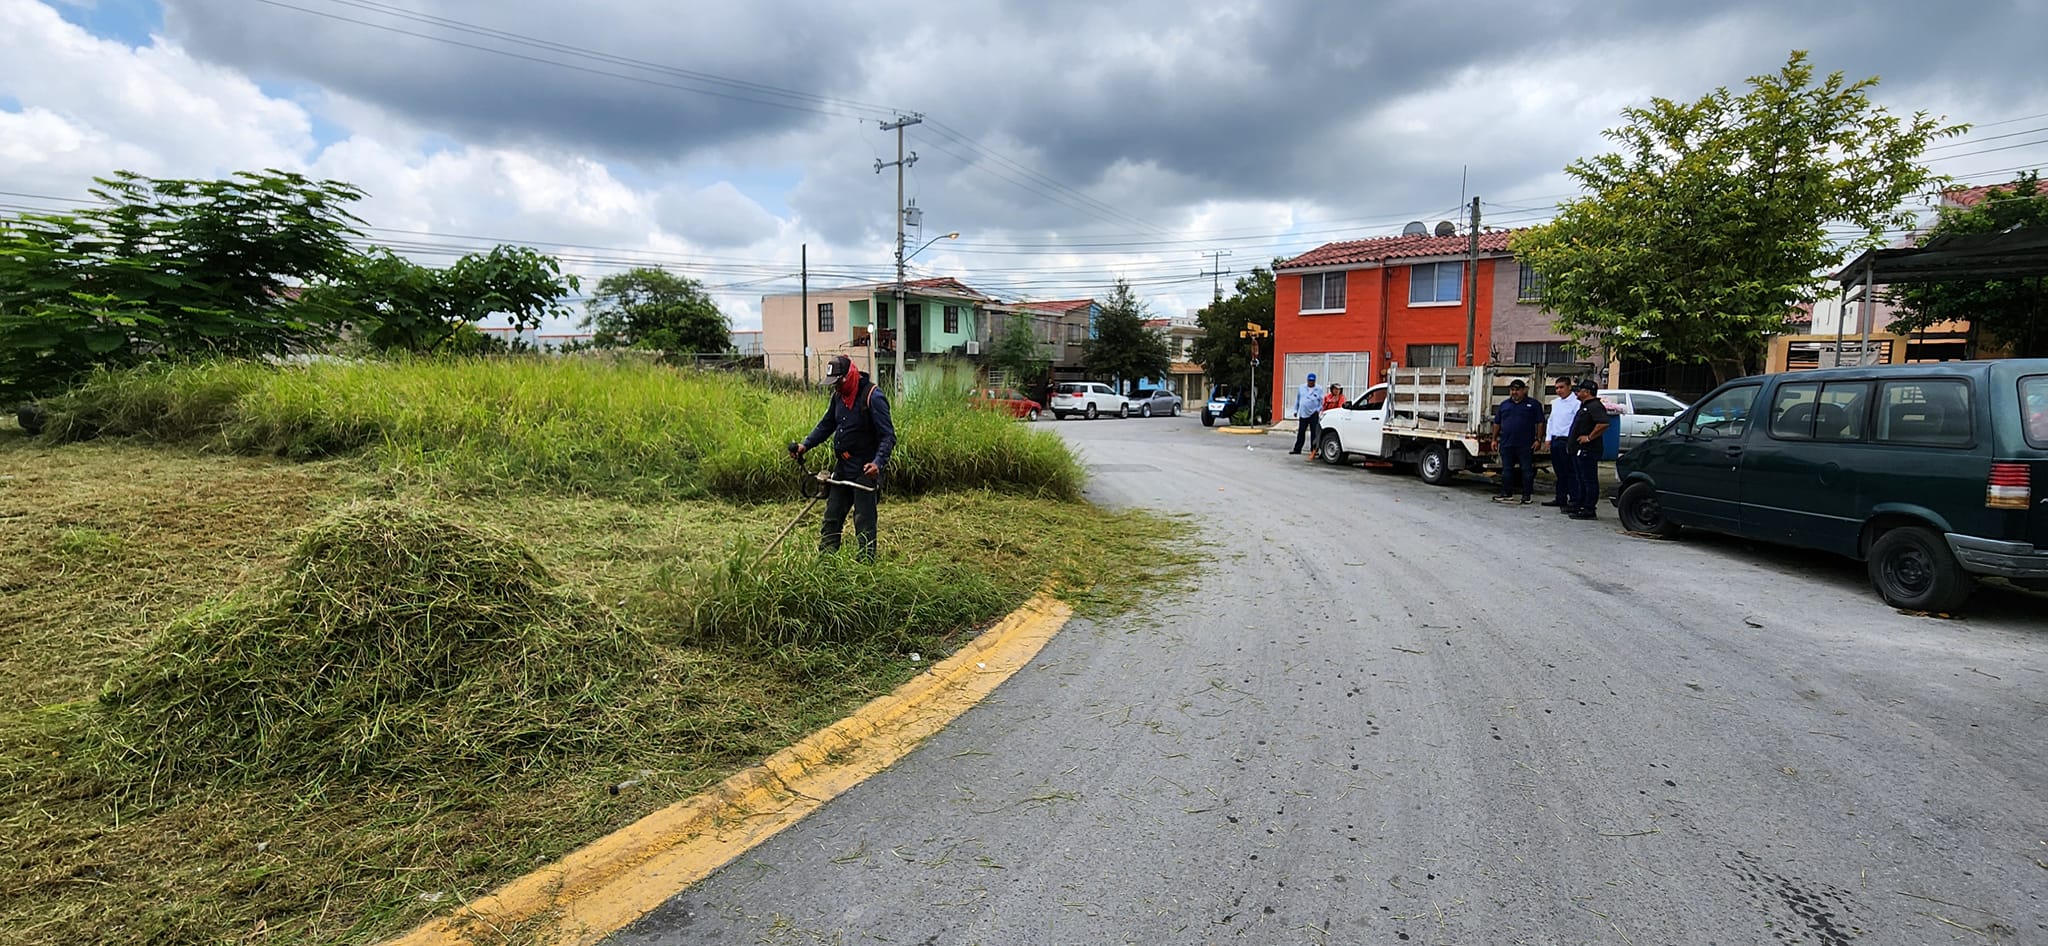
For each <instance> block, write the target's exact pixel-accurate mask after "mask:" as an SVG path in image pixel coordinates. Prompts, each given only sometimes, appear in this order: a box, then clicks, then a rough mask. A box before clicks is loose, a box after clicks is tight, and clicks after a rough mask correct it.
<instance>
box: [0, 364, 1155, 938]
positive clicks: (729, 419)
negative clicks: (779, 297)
mask: <svg viewBox="0 0 2048 946" xmlns="http://www.w3.org/2000/svg"><path fill="white" fill-rule="evenodd" d="M821 408H822V396H820V395H818V394H816V393H814V392H804V393H792V392H789V391H786V390H785V391H776V390H772V389H770V388H768V387H765V386H761V385H757V384H750V383H743V382H740V381H738V380H736V379H734V378H732V377H730V376H723V375H711V376H705V375H695V374H690V373H676V372H672V371H668V370H665V369H658V368H651V367H638V366H619V365H604V364H600V363H595V362H579V361H542V360H509V361H476V362H462V363H414V364H405V365H324V366H313V367H307V368H290V369H274V368H266V367H260V366H251V365H218V366H208V367H198V368H188V369H180V370H176V371H168V372H151V373H139V374H124V375H112V376H107V377H103V378H100V379H96V380H95V381H94V382H93V383H92V384H90V385H88V386H87V387H85V388H83V389H81V390H80V391H79V392H76V393H74V395H72V396H69V397H68V398H66V399H65V400H63V401H61V402H60V403H59V404H58V405H57V413H56V416H55V417H54V418H53V421H54V423H53V426H52V431H51V435H50V436H49V437H47V438H45V439H44V440H40V441H34V440H30V439H29V438H27V437H26V436H24V435H23V434H22V433H21V432H20V431H19V430H18V429H16V428H13V427H12V426H11V425H8V426H5V427H0V562H4V563H5V565H4V572H0V837H4V838H5V839H6V841H5V843H4V845H0V847H4V849H5V850H6V852H7V853H6V855H5V856H6V857H7V858H8V862H7V869H6V871H5V872H4V873H0V877H4V879H0V940H5V941H8V942H20V943H31V944H41V943H50V944H56V943H67V944H68V943H77V942H94V943H134V944H143V943H150V944H155V943H214V942H235V941H262V942H277V943H313V942H320V943H327V942H340V943H367V942H374V941H376V940H377V939H380V938H382V937H383V936H385V935H389V934H393V933H396V932H400V931H402V930H403V929H405V928H407V927H409V926H410V925H412V924H413V923H415V922H417V921H419V920H420V919H422V918H424V917H425V916H427V915H430V914H432V913H435V912H440V911H445V910H447V909H449V908H451V907H453V906H455V905H456V904H458V903H460V902H461V901H463V900H465V899H468V898H472V897H475V896H477V895H478V894H480V893H482V892H484V891H487V890H488V889H490V888H491V887H492V886H495V885H496V884H497V883H499V882H502V881H503V880H505V879H507V878H509V877H512V876H516V875H518V874H520V873H523V872H525V871H527V870H530V869H532V868H534V867H536V866H539V865H541V864H543V863H546V862H548V861H550V860H552V859H554V858H556V857H558V856H560V855H561V854H563V853H565V852H566V851H568V850H571V849H573V848H574V847H576V846H577V845H579V844H581V843H583V842H585V841H588V840H590V839H592V838H594V837H596V836H598V835H601V834H603V833H604V832H606V831H609V830H611V829H613V828H616V827H618V826H620V825H623V824H625V823H628V822H630V821H632V820H633V819H634V818H636V817H638V816H640V815H642V814H645V813H646V812H648V811H651V810H653V809H655V808H659V807H661V806H663V805H665V804H667V803H669V802H671V801H673V800H675V799H677V798H680V797H684V796H687V795H689V794H691V793H693V792H694V791H696V790H698V789H700V788H702V787H704V786H706V785H709V784H711V783H713V782H715V781H717V780H718V779H720V778H722V777H723V776H724V775H726V774H728V773H730V772H731V771H733V770H734V769H736V768H738V767H740V766H742V765H744V764H746V763H747V762H749V761H751V760H753V759H756V758H759V757H761V756H762V755H765V754H767V753H768V752H771V751H773V750H775V749H777V748H780V747H781V746H783V745H786V744H788V743H789V742H792V741H794V740H795V739H796V738H797V737H799V736H801V735H802V734H804V733H806V732H809V731H811V730H813V729H815V728H817V727H818V726H820V725H823V724H824V723H826V722H829V721H830V720H832V719H835V718H837V717H838V716H840V715H842V714H843V713H845V712H846V711H847V710H848V709H850V708H852V707H854V706H857V705H859V703H861V702H862V701H864V700H866V699H869V698H871V697H873V696H874V695H877V694H879V693H881V692H885V691H886V690H888V689H889V688H891V687H893V686H895V685H896V684H898V683H900V682H901V681H902V680H904V679H906V678H907V677H909V676H910V675H911V674H913V673H915V672H916V671H917V669H919V667H921V666H923V665H922V664H912V663H911V662H910V661H909V660H908V659H907V654H908V653H909V652H912V651H921V652H923V653H924V654H928V655H930V654H939V653H944V652H945V651H947V650H948V649H950V648H951V647H952V646H954V645H956V644H958V643H959V642H961V641H962V640H964V639H965V638H966V637H967V636H969V635H971V634H972V633H973V632H974V630H975V629H976V628H977V627H978V626H981V625H984V624H985V623H986V622H988V621H990V620H992V619H994V618H996V617H998V616H1000V615H1001V614H1003V613H1005V612H1007V611H1008V610H1009V609H1010V608H1012V607H1014V606H1015V605H1016V604H1017V603H1019V602H1021V601H1022V600H1023V599H1025V598H1026V597H1028V596H1029V595H1030V594H1031V593H1033V592H1034V591H1036V590H1037V589H1038V588H1040V587H1041V586H1043V585H1045V584H1046V583H1048V582H1051V583H1052V584H1054V585H1055V586H1056V587H1057V588H1058V589H1059V590H1061V591H1062V593H1063V594H1066V595H1067V596H1068V597H1069V598H1071V599H1075V600H1077V601H1079V602H1080V603H1081V604H1082V606H1083V607H1084V608H1085V607H1094V608H1097V609H1109V608H1116V607H1120V606H1123V605H1126V604H1128V603H1130V602H1131V601H1132V600H1133V597H1132V596H1133V595H1136V594H1140V593H1142V591H1143V589H1141V588H1136V587H1133V586H1132V585H1131V584H1130V583H1129V582H1128V581H1127V580H1126V579H1127V577H1128V576H1127V575H1126V574H1124V573H1123V572H1122V571H1121V570H1119V569H1117V567H1116V565H1117V563H1121V562H1128V561H1135V560H1138V559H1139V557H1140V553H1141V552H1144V551H1146V550H1148V549H1151V548H1156V547H1157V546H1158V545H1160V544H1161V543H1163V542H1166V541H1169V540H1170V539H1171V538H1172V536H1173V534H1174V531H1175V530H1174V528H1173V526H1172V525H1171V524H1170V523H1167V522H1163V521H1161V520H1159V519H1157V518H1153V517H1147V516H1141V515H1129V514H1108V513H1105V512H1103V511H1102V510H1098V509H1094V508H1092V507H1089V506H1086V505H1085V504H1082V503H1079V502H1077V501H1075V499H1074V496H1075V493H1076V491H1077V489H1078V486H1079V481H1080V470H1079V468H1078V466H1077V464H1076V463H1075V461H1074V460H1073V458H1072V457H1071V455H1070V454H1068V453H1067V451H1066V450H1065V449H1064V447H1063V446H1062V445H1061V444H1060V443H1059V442H1058V441H1057V439H1056V438H1054V437H1052V436H1050V435H1049V434H1044V433H1040V432H1036V431H1033V430H1032V429H1031V427H1030V426H1029V425H1025V424H1021V423H1018V422H1014V421H1011V420H1009V419H1007V418H1004V417H1000V416H997V415H993V414H988V413H982V412H974V411H969V410H966V409H964V408H963V407H961V406H960V399H959V398H957V397H947V396H932V397H922V398H920V397H913V398H912V399H911V400H910V403H908V404H905V405H902V406H901V407H899V409H898V417H899V426H900V428H901V431H902V442H901V444H900V446H899V448H898V454H897V456H898V461H897V463H896V464H894V465H893V466H892V469H893V471H894V474H895V475H894V478H893V479H892V482H891V486H892V492H891V494H890V496H889V497H888V498H887V499H886V500H885V502H884V504H883V510H882V540H883V556H882V561H880V562H878V563H877V564H875V565H874V566H872V567H863V566H859V565H857V564H855V563H854V562H852V560H851V559H850V558H848V557H844V556H841V557H831V558H822V559H821V558H820V557H819V556H817V554H816V553H815V551H813V544H814V542H815V530H816V522H817V513H816V511H815V510H813V511H812V513H811V515H810V517H809V519H808V520H807V521H806V522H805V524H803V525H800V526H799V527H798V528H797V531H796V532H795V533H793V534H792V536H791V538H790V539H789V540H787V541H785V542H784V544H783V547H782V548H781V549H779V550H777V552H776V553H775V554H771V555H769V556H768V558H767V559H766V560H765V561H763V562H762V563H761V564H760V565H759V566H758V567H753V566H752V563H753V561H754V559H755V557H756V556H757V555H759V554H760V551H761V546H762V545H763V544H764V543H765V542H766V541H767V540H768V539H769V538H771V537H772V536H773V535H775V534H776V533H777V532H779V531H780V530H781V528H782V526H783V525H784V524H786V523H787V522H788V521H789V519H790V518H791V517H792V516H794V515H795V514H796V512H797V510H798V509H799V508H801V506H802V502H801V501H800V500H798V499H797V498H796V495H795V485H794V473H793V468H792V467H791V466H790V464H789V461H788V460H787V459H786V458H785V457H784V456H783V454H782V450H781V445H782V444H783V443H784V442H786V441H788V440H790V439H794V438H796V437H798V436H800V435H802V434H803V433H804V432H806V431H807V430H808V429H809V427H810V425H811V424H812V423H813V422H814V421H815V419H816V416H817V414H818V413H819V412H820V410H821ZM84 438H91V439H90V440H89V442H70V443H62V442H61V441H65V440H72V441H78V440H81V439H84ZM281 457H288V458H291V459H279V458H281ZM849 544H850V543H849ZM622 784H625V785H627V787H626V788H625V789H624V790H623V791H620V792H618V793H617V794H613V793H612V791H611V789H612V787H614V786H618V785H622ZM533 932H534V931H532V930H525V931H506V933H507V939H508V941H520V940H521V939H523V938H525V937H526V936H527V935H529V934H531V933H533Z"/></svg>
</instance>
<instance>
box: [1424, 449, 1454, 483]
mask: <svg viewBox="0 0 2048 946" xmlns="http://www.w3.org/2000/svg"><path fill="white" fill-rule="evenodd" d="M1415 472H1416V474H1417V475H1419V476H1421V477H1422V481H1423V482H1425V483H1428V484H1429V485H1431V486H1442V485H1444V484H1445V483H1448V482H1450V481H1451V477H1452V476H1453V475H1455V474H1454V473H1452V471H1451V452H1450V451H1449V450H1446V449H1444V447H1443V445H1442V444H1438V445H1436V446H1434V447H1430V448H1429V449H1428V450H1425V451H1423V453H1422V460H1421V462H1419V463H1416V464H1415Z"/></svg>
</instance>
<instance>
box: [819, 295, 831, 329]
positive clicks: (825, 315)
mask: <svg viewBox="0 0 2048 946" xmlns="http://www.w3.org/2000/svg"><path fill="white" fill-rule="evenodd" d="M818 331H820V332H829V331H832V303H830V302H820V303H818Z"/></svg>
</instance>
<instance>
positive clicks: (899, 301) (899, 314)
mask: <svg viewBox="0 0 2048 946" xmlns="http://www.w3.org/2000/svg"><path fill="white" fill-rule="evenodd" d="M923 122H924V114H923V113H922V112H911V113H910V114H908V115H901V116H898V117H897V119H896V120H895V121H893V122H882V123H881V125H882V130H883V131H893V132H895V133H896V160H894V161H887V162H885V161H883V160H882V159H881V158H876V159H875V173H876V174H880V173H882V169H883V168H886V167H893V168H895V169H896V385H895V388H896V397H897V399H898V400H901V399H902V397H903V392H904V388H905V386H906V382H905V380H904V377H903V374H904V366H903V346H904V345H905V344H906V343H908V342H909V340H910V326H909V324H908V322H909V317H910V313H909V311H908V309H907V307H906V306H905V305H904V304H903V169H904V168H907V167H909V166H911V165H913V164H916V163H917V152H915V151H912V152H910V153H909V154H904V152H903V129H905V128H908V127H910V126H911V125H917V124H922V123H923ZM918 315H919V317H920V318H922V317H923V313H919V314H918ZM869 321H870V324H869V325H868V339H869V349H868V361H869V364H873V363H874V348H873V340H874V338H875V336H876V335H877V334H878V333H877V331H876V326H875V324H874V323H875V321H876V320H872V319H871V320H869ZM918 334H919V335H922V334H924V333H922V332H920V333H918Z"/></svg>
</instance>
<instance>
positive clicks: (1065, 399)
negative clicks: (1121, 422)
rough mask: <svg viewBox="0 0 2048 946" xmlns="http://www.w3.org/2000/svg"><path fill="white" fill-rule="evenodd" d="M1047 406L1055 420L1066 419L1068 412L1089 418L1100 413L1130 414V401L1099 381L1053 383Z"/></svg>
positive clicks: (1122, 415) (1124, 415)
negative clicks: (1049, 402) (1050, 398)
mask: <svg viewBox="0 0 2048 946" xmlns="http://www.w3.org/2000/svg"><path fill="white" fill-rule="evenodd" d="M1048 406H1049V407H1051V408H1052V416H1053V419H1055V420H1066V419H1067V415H1068V414H1079V415H1081V416H1082V417H1086V418H1088V419H1089V420H1094V419H1095V418H1096V417H1097V416H1100V415H1102V414H1115V415H1116V416H1118V417H1129V416H1131V404H1130V402H1129V401H1126V400H1124V396H1123V395H1121V394H1118V393H1116V391H1115V390H1114V389H1112V388H1111V387H1110V386H1109V385H1107V384H1103V383H1101V382H1099V381H1062V382H1060V383H1058V384H1055V385H1053V386H1052V403H1051V404H1050V405H1048Z"/></svg>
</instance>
